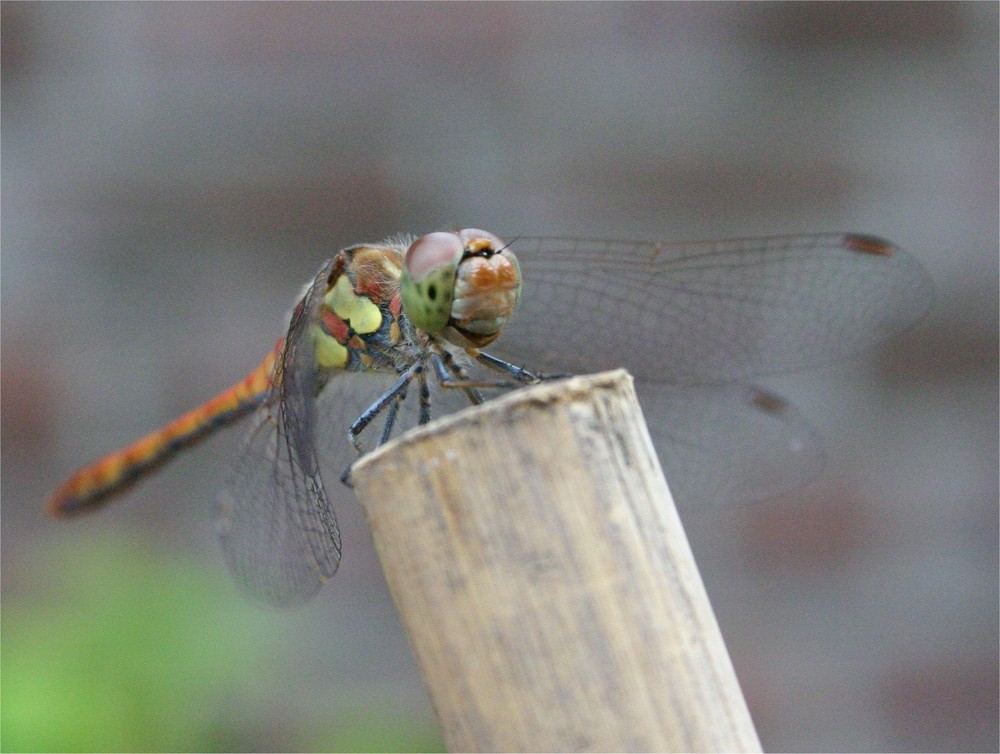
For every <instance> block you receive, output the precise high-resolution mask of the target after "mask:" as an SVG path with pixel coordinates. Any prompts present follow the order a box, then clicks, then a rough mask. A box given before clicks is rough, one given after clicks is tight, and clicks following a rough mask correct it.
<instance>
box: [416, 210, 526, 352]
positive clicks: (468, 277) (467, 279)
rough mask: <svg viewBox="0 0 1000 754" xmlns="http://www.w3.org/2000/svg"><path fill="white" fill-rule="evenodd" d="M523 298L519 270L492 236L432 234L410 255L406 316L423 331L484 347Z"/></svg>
mask: <svg viewBox="0 0 1000 754" xmlns="http://www.w3.org/2000/svg"><path fill="white" fill-rule="evenodd" d="M520 295H521V268H520V267H519V266H518V263H517V258H516V257H515V256H514V254H513V252H512V251H511V250H510V249H509V248H508V247H507V245H506V244H504V242H503V241H501V240H500V239H499V238H497V237H496V236H495V235H493V234H492V233H487V232H486V231H484V230H476V229H475V228H466V229H465V230H460V231H459V232H458V233H428V234H427V235H425V236H421V237H420V238H418V239H417V240H416V241H414V242H413V243H412V244H410V248H409V249H407V250H406V256H405V258H404V261H403V272H402V277H401V279H400V296H401V298H402V302H403V311H404V313H405V314H406V316H407V317H409V319H410V321H411V322H412V323H413V324H414V325H416V327H418V328H419V329H421V330H423V331H424V332H427V333H430V334H432V335H441V336H442V337H444V338H446V339H448V340H451V341H453V342H455V343H457V344H458V345H462V346H472V347H474V348H480V347H482V346H485V345H486V344H488V343H490V342H492V341H493V340H495V339H496V338H497V336H499V335H500V331H501V330H502V329H503V327H504V325H506V324H507V322H508V320H510V317H511V315H512V314H513V313H514V307H515V306H516V305H517V300H518V297H519V296H520Z"/></svg>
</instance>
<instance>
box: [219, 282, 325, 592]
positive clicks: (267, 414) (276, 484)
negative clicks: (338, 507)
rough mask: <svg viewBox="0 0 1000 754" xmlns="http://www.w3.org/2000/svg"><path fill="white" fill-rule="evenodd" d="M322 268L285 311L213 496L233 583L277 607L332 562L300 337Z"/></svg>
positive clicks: (311, 379)
mask: <svg viewBox="0 0 1000 754" xmlns="http://www.w3.org/2000/svg"><path fill="white" fill-rule="evenodd" d="M327 273H328V267H324V268H323V269H322V270H320V272H319V274H318V275H317V277H316V280H315V281H314V283H313V285H312V287H311V288H310V290H309V291H308V292H307V293H306V295H305V296H304V297H303V299H302V301H301V302H300V303H299V305H298V306H297V307H296V309H295V312H294V313H293V315H292V321H291V324H290V326H289V329H288V335H287V336H286V339H285V349H284V352H283V355H282V358H281V359H280V361H279V364H278V366H277V367H276V371H275V378H274V381H273V385H272V387H271V390H270V392H269V394H268V396H267V398H266V399H265V400H264V403H263V404H262V405H261V407H260V408H259V409H257V411H256V412H255V413H254V415H253V418H252V423H251V427H250V432H249V434H248V435H247V438H246V440H245V442H244V445H243V448H242V450H241V452H240V454H239V456H238V457H237V459H236V462H235V464H234V466H233V468H232V471H231V472H230V474H229V477H228V478H227V480H226V482H225V484H224V485H223V488H222V491H221V492H220V493H219V496H218V498H217V501H216V530H217V532H218V535H219V539H220V541H221V543H222V550H223V554H224V556H225V559H226V562H227V564H228V565H229V568H230V571H231V572H232V574H233V576H234V577H235V579H236V583H237V585H238V586H239V587H240V588H241V589H242V590H243V591H244V592H246V593H247V594H249V595H250V596H251V597H254V598H255V599H258V600H261V601H263V602H265V603H268V604H271V605H274V606H278V607H283V606H288V605H293V604H296V603H299V602H303V601H305V600H307V599H309V598H310V597H311V596H312V595H313V594H315V592H316V591H317V590H318V589H319V587H320V586H321V585H322V584H323V582H324V581H325V580H326V579H328V578H329V577H330V576H332V575H333V574H334V572H335V571H336V570H337V566H338V564H339V563H340V530H339V529H338V527H337V520H336V517H335V516H334V513H333V509H332V508H331V506H330V500H329V497H328V495H327V492H326V490H325V488H324V486H323V480H322V478H321V477H320V471H319V465H318V461H317V456H316V445H315V441H314V434H315V426H316V416H315V395H316V387H317V386H316V381H315V370H314V367H313V364H314V359H313V350H312V349H313V346H312V339H311V338H309V337H308V325H309V323H310V321H311V320H312V318H313V317H314V316H315V312H316V308H317V306H318V304H319V300H318V299H319V297H318V295H316V291H317V290H322V284H323V282H324V281H325V279H326V275H327ZM337 492H338V494H339V490H338V491H337Z"/></svg>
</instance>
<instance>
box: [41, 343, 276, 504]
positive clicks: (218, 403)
mask: <svg viewBox="0 0 1000 754" xmlns="http://www.w3.org/2000/svg"><path fill="white" fill-rule="evenodd" d="M282 345H283V343H282V341H278V344H277V346H275V348H274V350H273V351H271V353H269V354H268V355H267V357H266V358H265V359H264V360H263V361H262V362H261V363H260V364H259V365H258V366H257V368H256V369H254V370H253V371H252V372H250V374H248V375H247V376H246V378H245V379H243V381H242V382H240V383H238V384H236V385H233V386H232V387H231V388H229V389H228V390H225V391H224V392H222V393H220V394H219V395H217V396H216V397H215V398H213V399H212V400H210V401H208V402H207V403H204V404H202V405H201V406H199V407H198V408H195V409H193V410H191V411H188V412H187V413H186V414H184V415H183V416H181V417H179V418H177V419H175V420H174V421H172V422H170V424H168V425H166V426H165V427H163V428H161V429H158V430H157V431H155V432H151V433H150V434H148V435H146V436H145V437H143V438H142V439H140V440H137V441H135V442H134V443H132V444H131V445H128V446H127V447H124V448H122V449H121V450H116V451H115V452H113V453H109V454H108V455H106V456H104V457H103V458H101V459H100V460H98V461H95V462H94V463H92V464H90V465H89V466H84V467H82V468H80V469H78V470H77V471H76V473H74V474H73V476H71V477H70V478H69V479H67V480H66V481H65V482H63V483H62V484H61V485H60V486H59V489H57V490H56V492H55V494H54V495H53V496H52V497H51V498H50V499H49V502H48V503H47V504H46V506H45V510H46V512H47V513H48V514H49V515H52V516H72V515H75V514H77V513H83V512H85V511H89V510H93V509H94V508H97V507H99V506H100V505H102V504H104V503H105V502H107V501H108V499H110V498H111V497H113V496H114V495H117V494H119V493H121V492H123V491H125V490H126V489H128V488H129V487H130V486H132V485H133V484H135V483H136V482H137V481H139V479H141V478H142V477H143V476H144V475H146V474H147V473H149V472H151V471H153V470H154V469H156V468H157V467H159V466H160V465H162V464H163V463H165V462H166V461H168V460H169V459H170V458H172V457H173V456H174V455H176V454H177V453H178V452H179V451H181V450H183V449H184V448H186V447H188V446H190V445H192V444H194V443H196V442H198V440H200V439H202V438H204V437H205V436H207V435H209V434H210V433H211V432H213V431H214V430H216V429H218V428H219V427H222V426H224V425H226V424H228V423H229V422H232V421H235V420H236V419H239V418H241V417H243V416H245V415H246V414H248V413H250V412H251V411H253V410H254V409H255V408H256V407H257V406H258V405H260V402H261V401H262V400H263V398H264V396H265V395H266V394H267V391H268V389H269V388H270V386H271V380H272V375H273V374H274V365H275V362H276V360H277V358H278V357H279V356H280V354H281V349H282Z"/></svg>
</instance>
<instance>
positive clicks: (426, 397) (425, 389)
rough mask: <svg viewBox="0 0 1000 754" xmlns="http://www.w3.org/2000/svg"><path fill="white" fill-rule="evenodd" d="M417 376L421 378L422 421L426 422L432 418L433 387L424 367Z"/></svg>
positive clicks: (422, 422)
mask: <svg viewBox="0 0 1000 754" xmlns="http://www.w3.org/2000/svg"><path fill="white" fill-rule="evenodd" d="M417 377H418V379H419V380H420V423H421V424H426V423H427V422H429V421H430V420H431V388H430V386H429V385H428V384H427V375H426V374H425V373H424V371H423V370H422V369H421V370H420V374H418V375H417Z"/></svg>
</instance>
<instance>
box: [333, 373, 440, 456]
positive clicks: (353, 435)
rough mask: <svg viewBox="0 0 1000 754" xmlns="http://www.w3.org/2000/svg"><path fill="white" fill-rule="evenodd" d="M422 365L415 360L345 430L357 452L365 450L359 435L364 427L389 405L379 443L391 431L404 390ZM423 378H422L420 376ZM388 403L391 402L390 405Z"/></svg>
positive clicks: (404, 395) (404, 393) (383, 440)
mask: <svg viewBox="0 0 1000 754" xmlns="http://www.w3.org/2000/svg"><path fill="white" fill-rule="evenodd" d="M423 368H424V365H423V364H422V363H421V362H420V361H415V362H414V363H413V364H412V365H411V366H410V367H409V368H407V370H406V371H405V372H403V373H402V374H401V375H400V376H399V379H398V380H396V382H394V383H393V385H392V387H390V388H389V389H388V390H386V391H385V392H384V393H383V394H382V395H381V396H379V398H378V400H376V401H375V402H374V403H373V404H372V405H370V406H369V407H368V408H366V409H365V410H364V413H362V414H361V416H359V417H358V418H357V419H356V420H355V422H354V423H353V424H352V425H351V426H350V428H349V429H348V430H347V437H348V439H349V440H350V441H351V444H352V445H353V446H354V448H355V450H357V451H358V453H364V452H365V450H364V448H363V447H362V446H361V440H360V435H361V433H362V432H363V431H364V430H365V428H366V427H367V426H368V425H369V424H371V423H372V420H373V419H374V418H375V417H376V416H378V415H379V414H381V413H382V412H383V411H385V410H386V407H387V406H389V414H388V415H387V417H386V425H388V426H387V427H385V428H383V430H382V437H381V439H380V440H379V444H380V445H381V444H382V443H383V442H385V439H386V438H388V436H389V434H390V433H391V432H392V425H393V424H395V422H396V414H397V412H398V411H399V405H400V403H402V401H403V399H404V398H406V391H407V390H408V389H409V386H410V382H411V381H412V380H413V378H414V377H415V376H416V375H418V374H421V373H422V372H423ZM422 379H423V378H422ZM390 404H392V405H391V406H390Z"/></svg>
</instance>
